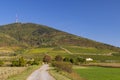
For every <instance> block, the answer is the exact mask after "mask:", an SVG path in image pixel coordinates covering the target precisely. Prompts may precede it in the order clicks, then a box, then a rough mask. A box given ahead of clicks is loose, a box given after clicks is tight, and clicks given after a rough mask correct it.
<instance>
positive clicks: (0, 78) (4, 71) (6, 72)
mask: <svg viewBox="0 0 120 80" xmlns="http://www.w3.org/2000/svg"><path fill="white" fill-rule="evenodd" d="M25 69H26V67H0V80H6V79H7V78H8V77H10V76H13V75H16V74H20V73H21V72H23V71H24V70H25Z"/></svg>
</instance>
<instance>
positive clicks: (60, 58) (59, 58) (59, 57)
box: [55, 55, 63, 61]
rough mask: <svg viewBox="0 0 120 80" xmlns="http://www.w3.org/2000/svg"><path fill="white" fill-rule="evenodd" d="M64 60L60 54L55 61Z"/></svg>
mask: <svg viewBox="0 0 120 80" xmlns="http://www.w3.org/2000/svg"><path fill="white" fill-rule="evenodd" d="M62 60H63V58H62V56H60V55H57V56H56V57H55V61H62Z"/></svg>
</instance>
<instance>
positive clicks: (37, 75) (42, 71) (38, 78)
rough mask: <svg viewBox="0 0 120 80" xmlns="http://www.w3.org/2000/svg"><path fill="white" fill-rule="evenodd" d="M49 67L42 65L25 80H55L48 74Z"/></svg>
mask: <svg viewBox="0 0 120 80" xmlns="http://www.w3.org/2000/svg"><path fill="white" fill-rule="evenodd" d="M48 69H49V65H47V64H44V65H43V66H41V67H40V68H39V69H38V70H36V71H34V72H33V73H32V74H31V75H30V76H29V77H28V78H27V80H55V79H54V78H53V77H52V76H51V75H50V74H49V73H48V71H47V70H48Z"/></svg>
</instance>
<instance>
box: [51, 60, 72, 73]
mask: <svg viewBox="0 0 120 80" xmlns="http://www.w3.org/2000/svg"><path fill="white" fill-rule="evenodd" d="M52 65H53V66H54V67H56V69H57V70H58V71H60V70H63V71H66V72H68V73H71V72H72V64H70V63H67V62H53V63H52Z"/></svg>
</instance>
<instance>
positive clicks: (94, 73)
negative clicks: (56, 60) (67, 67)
mask: <svg viewBox="0 0 120 80" xmlns="http://www.w3.org/2000/svg"><path fill="white" fill-rule="evenodd" d="M75 71H76V72H77V73H78V74H79V75H80V76H81V77H83V78H85V79H86V80H120V76H119V74H120V68H104V67H87V68H76V69H75Z"/></svg>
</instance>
